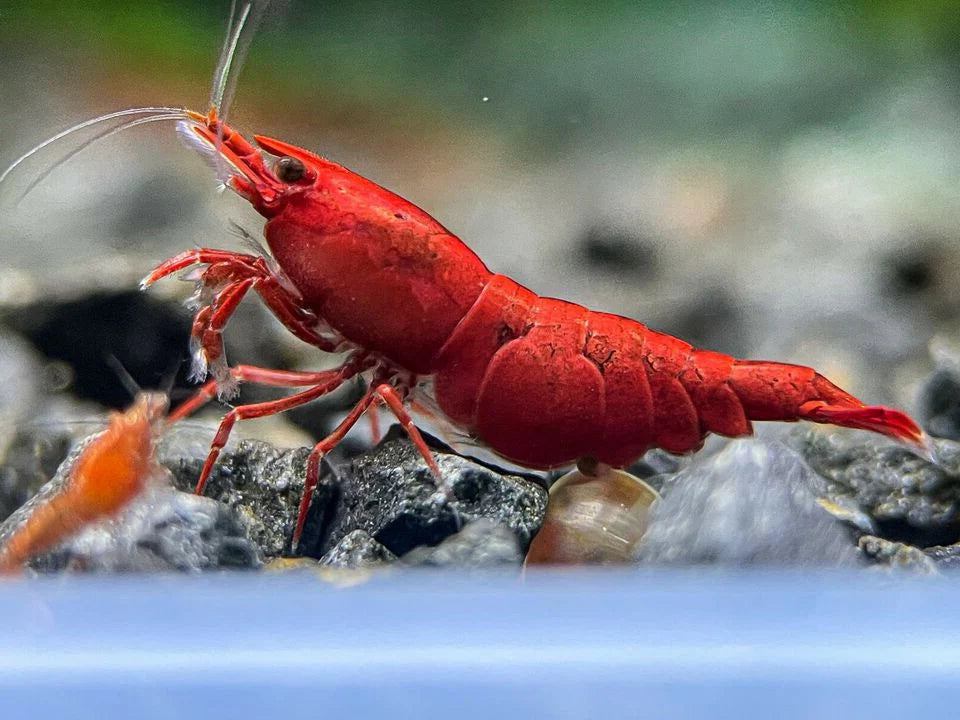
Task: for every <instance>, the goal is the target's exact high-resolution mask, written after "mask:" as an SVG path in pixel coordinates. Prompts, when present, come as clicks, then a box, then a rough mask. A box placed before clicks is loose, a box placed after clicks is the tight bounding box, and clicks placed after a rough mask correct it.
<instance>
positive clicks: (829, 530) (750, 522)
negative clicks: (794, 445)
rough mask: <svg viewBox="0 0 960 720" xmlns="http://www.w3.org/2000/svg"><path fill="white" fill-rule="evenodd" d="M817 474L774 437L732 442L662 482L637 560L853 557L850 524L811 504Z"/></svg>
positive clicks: (793, 561)
mask: <svg viewBox="0 0 960 720" xmlns="http://www.w3.org/2000/svg"><path fill="white" fill-rule="evenodd" d="M822 485H823V481H822V480H821V479H820V478H818V477H817V476H816V474H815V473H814V472H813V470H811V469H810V467H809V466H808V465H807V464H806V463H805V462H804V461H803V458H801V457H800V456H799V455H798V454H797V453H796V452H794V451H793V450H791V449H790V448H788V447H787V446H786V445H783V444H782V443H778V442H764V441H761V440H757V439H749V440H737V441H733V442H731V443H730V444H729V445H728V446H727V448H726V449H725V450H723V451H722V452H720V453H719V454H717V455H713V456H711V457H706V458H702V459H700V458H697V459H695V460H694V462H693V463H692V464H691V465H690V466H689V467H687V468H685V469H684V470H681V471H680V472H679V473H677V474H676V475H674V476H672V477H671V478H670V479H669V480H668V481H667V482H666V483H665V484H664V485H663V488H662V491H661V492H662V494H663V499H662V500H660V501H659V502H658V503H656V504H654V505H653V507H652V508H651V510H650V528H649V530H648V531H647V533H646V535H645V536H644V538H643V540H641V541H640V544H639V545H638V547H637V552H636V559H637V560H638V561H639V562H640V563H642V564H647V565H649V564H684V565H705V564H723V565H788V566H798V565H810V566H844V565H855V564H857V562H858V554H857V551H856V548H855V546H854V544H853V540H852V538H851V534H850V531H849V530H847V529H846V528H845V527H843V525H841V524H840V523H838V522H837V521H836V520H834V519H833V518H832V517H831V516H830V515H829V514H828V513H827V512H826V511H824V510H823V509H822V508H821V507H820V506H819V504H818V495H819V493H818V488H819V487H821V486H822Z"/></svg>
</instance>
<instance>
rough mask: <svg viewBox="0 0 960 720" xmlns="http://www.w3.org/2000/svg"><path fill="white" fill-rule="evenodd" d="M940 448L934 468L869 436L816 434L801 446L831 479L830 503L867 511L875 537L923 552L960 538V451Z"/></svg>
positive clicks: (828, 482)
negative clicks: (901, 543)
mask: <svg viewBox="0 0 960 720" xmlns="http://www.w3.org/2000/svg"><path fill="white" fill-rule="evenodd" d="M936 447H937V453H938V462H937V464H933V463H931V462H930V461H928V460H926V459H923V458H920V457H917V456H916V455H915V454H914V453H913V452H912V451H911V450H910V449H909V448H907V447H905V446H902V445H898V444H895V443H892V442H887V441H884V440H882V439H877V438H874V437H872V436H869V435H866V434H860V433H843V434H840V433H837V434H830V435H826V434H824V433H820V432H816V431H811V432H808V433H806V434H805V435H804V436H803V437H802V438H801V439H799V441H798V449H799V450H800V452H801V454H802V455H803V456H804V457H805V458H806V460H807V462H809V463H810V465H811V467H813V468H814V469H815V470H816V471H817V472H818V473H819V474H820V475H821V476H823V477H824V478H825V479H826V487H825V496H826V498H827V499H828V500H830V501H832V502H835V503H838V504H851V503H852V504H853V505H855V506H856V507H859V508H860V509H862V510H863V511H864V512H866V513H867V514H868V515H869V516H870V517H871V518H872V520H873V522H874V526H875V528H876V531H875V534H876V535H878V536H880V537H884V538H886V539H888V540H894V541H898V542H905V543H908V544H910V545H915V546H918V547H928V546H932V545H948V544H951V543H953V542H956V541H957V540H958V538H960V518H958V510H960V445H958V444H957V443H953V442H950V441H938V442H937V444H936Z"/></svg>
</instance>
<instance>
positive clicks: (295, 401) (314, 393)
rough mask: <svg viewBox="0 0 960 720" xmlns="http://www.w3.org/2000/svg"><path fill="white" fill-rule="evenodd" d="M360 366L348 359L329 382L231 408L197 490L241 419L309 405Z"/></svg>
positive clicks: (208, 474)
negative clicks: (274, 398)
mask: <svg viewBox="0 0 960 720" xmlns="http://www.w3.org/2000/svg"><path fill="white" fill-rule="evenodd" d="M359 369H360V365H359V363H358V362H356V361H348V362H347V363H346V364H344V365H343V366H342V367H341V368H340V369H339V370H338V371H337V372H336V373H335V374H334V375H333V376H332V377H330V378H329V379H326V381H325V382H322V383H320V384H318V385H315V386H314V387H312V388H309V389H307V390H303V391H302V392H298V393H295V394H293V395H290V396H289V397H285V398H280V399H279V400H270V401H268V402H262V403H253V404H251V405H238V406H237V407H235V408H234V409H233V410H231V411H230V412H228V413H227V414H226V415H225V416H224V418H223V420H221V421H220V426H219V427H218V428H217V434H216V435H215V436H214V438H213V442H212V443H211V444H210V452H209V454H208V455H207V460H206V462H204V464H203V470H202V471H201V473H200V478H199V480H197V487H196V489H195V490H194V492H195V493H196V494H197V495H202V494H203V490H204V487H205V486H206V484H207V479H208V478H209V477H210V472H211V471H212V470H213V466H214V463H216V461H217V458H218V457H219V456H220V451H221V450H222V449H223V447H224V446H225V445H226V444H227V440H228V439H229V438H230V432H231V431H232V430H233V426H234V424H235V423H236V422H237V420H248V419H251V418H260V417H266V416H268V415H276V414H277V413H281V412H285V411H286V410H290V409H292V408H295V407H299V406H300V405H305V404H306V403H308V402H311V401H313V400H316V399H317V398H319V397H323V396H324V395H327V394H328V393H331V392H333V391H334V390H336V389H337V388H338V387H340V386H341V385H342V384H343V383H344V382H346V381H347V380H349V379H350V378H352V377H354V376H355V375H356V374H357V373H358V372H359Z"/></svg>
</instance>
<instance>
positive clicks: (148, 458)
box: [0, 392, 167, 573]
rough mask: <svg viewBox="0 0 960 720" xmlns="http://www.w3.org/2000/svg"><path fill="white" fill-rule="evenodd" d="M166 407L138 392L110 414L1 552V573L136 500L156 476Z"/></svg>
mask: <svg viewBox="0 0 960 720" xmlns="http://www.w3.org/2000/svg"><path fill="white" fill-rule="evenodd" d="M166 411H167V396H166V395H164V394H162V393H150V392H142V393H140V394H139V395H138V396H137V398H136V400H134V402H133V404H132V405H131V406H130V407H129V408H128V409H127V410H126V411H125V412H114V413H111V414H110V418H109V420H108V424H107V428H106V430H104V431H103V432H102V433H100V434H99V435H97V436H96V437H94V438H93V439H92V440H91V442H90V443H89V445H87V447H86V448H85V449H84V450H83V452H82V453H81V454H80V456H79V457H78V458H77V460H76V462H75V463H74V465H73V467H72V468H71V469H70V474H69V477H68V478H67V480H66V482H65V483H64V486H63V489H62V490H61V491H60V492H58V493H57V494H56V495H54V496H53V497H52V498H50V500H49V501H47V502H45V503H43V504H41V505H40V506H38V507H37V508H36V509H35V510H34V511H33V513H32V514H31V515H30V517H29V518H28V519H27V520H26V522H24V523H23V525H22V526H21V527H20V528H19V529H18V530H17V531H16V532H15V533H14V534H13V536H12V537H11V538H10V539H9V541H8V542H7V543H6V545H5V546H4V547H3V549H2V550H0V572H5V573H9V572H15V571H16V570H18V569H19V568H20V567H22V565H23V563H24V562H26V561H27V560H28V559H29V558H30V557H32V556H33V555H36V554H37V553H39V552H42V551H44V550H47V549H49V548H51V547H53V546H54V545H56V544H57V543H59V542H61V541H63V540H65V539H66V538H68V537H69V536H71V535H73V534H74V533H76V532H77V531H79V530H81V529H82V528H84V527H86V526H87V525H90V524H91V523H94V522H96V521H98V520H101V519H103V518H106V517H109V516H112V515H116V514H117V513H118V512H119V511H120V510H122V509H123V508H124V507H126V506H127V505H128V504H129V503H130V502H131V501H132V500H133V499H134V498H136V497H137V496H138V495H139V494H140V493H141V491H142V490H143V489H144V488H145V487H146V486H147V484H148V482H149V481H150V479H151V478H153V477H155V476H156V474H157V471H158V465H157V462H156V459H155V458H154V441H155V438H156V435H157V430H158V427H159V423H160V422H161V420H162V418H163V417H164V416H165V415H166Z"/></svg>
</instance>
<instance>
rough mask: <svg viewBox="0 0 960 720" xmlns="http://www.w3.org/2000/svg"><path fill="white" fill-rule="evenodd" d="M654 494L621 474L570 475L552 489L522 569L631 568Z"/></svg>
mask: <svg viewBox="0 0 960 720" xmlns="http://www.w3.org/2000/svg"><path fill="white" fill-rule="evenodd" d="M659 497H660V496H659V495H658V494H657V491H656V490H654V489H653V488H652V487H650V486H649V485H648V484H647V483H645V482H644V481H643V480H641V479H640V478H638V477H635V476H633V475H631V474H630V473H628V472H624V471H623V470H615V469H613V468H610V467H607V466H605V465H598V466H596V467H595V468H592V469H591V472H590V473H586V472H583V471H582V470H580V469H577V470H573V471H571V472H569V473H567V474H566V475H564V476H563V477H561V478H560V479H559V480H557V481H556V482H555V483H554V484H553V486H552V487H551V488H550V496H549V500H548V501H547V513H546V516H545V518H544V521H543V525H542V527H541V528H540V532H539V533H537V536H536V537H535V538H534V539H533V542H532V543H530V550H529V551H528V552H527V559H526V561H525V564H526V565H531V564H549V565H586V564H601V565H602V564H619V563H626V562H629V561H630V559H631V556H632V554H633V549H634V547H635V546H636V544H637V543H638V542H639V540H640V538H641V537H643V533H644V532H646V529H647V525H648V514H649V509H650V506H651V505H653V503H654V502H655V501H656V500H658V499H659Z"/></svg>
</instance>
